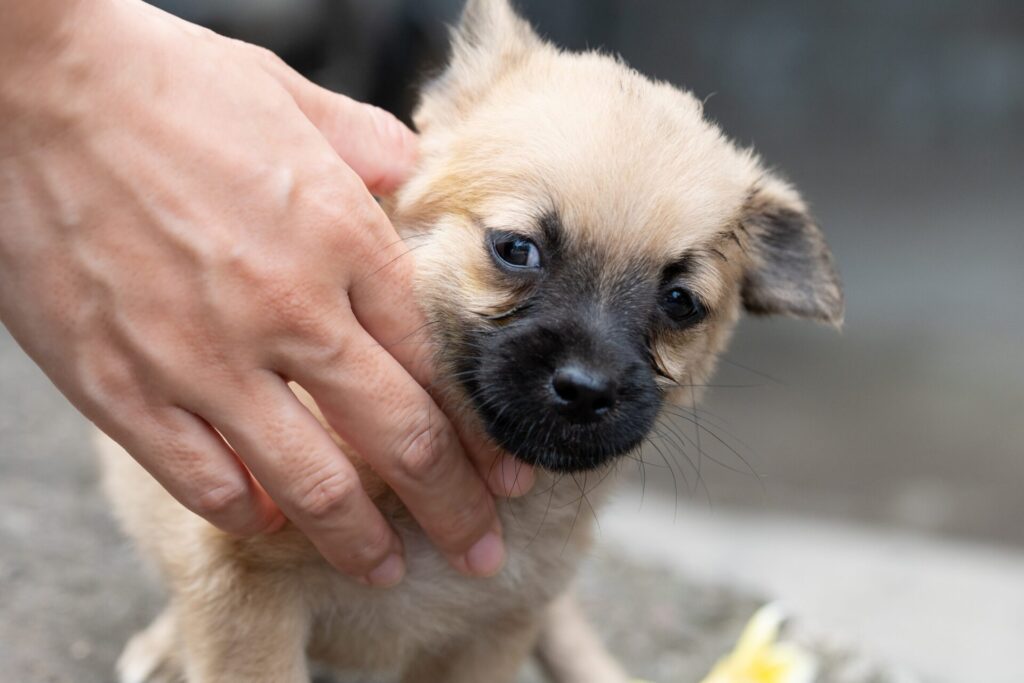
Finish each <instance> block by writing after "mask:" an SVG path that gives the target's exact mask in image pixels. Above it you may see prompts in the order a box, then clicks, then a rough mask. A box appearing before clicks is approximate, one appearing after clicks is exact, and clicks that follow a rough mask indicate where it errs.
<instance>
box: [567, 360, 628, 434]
mask: <svg viewBox="0 0 1024 683" xmlns="http://www.w3.org/2000/svg"><path fill="white" fill-rule="evenodd" d="M551 386H552V388H553V389H554V391H555V403H556V404H557V406H558V410H559V412H561V413H562V414H563V415H565V416H566V417H567V418H569V419H570V420H572V421H573V422H594V421H596V420H599V419H601V418H602V417H603V416H604V415H605V413H607V412H608V411H609V410H611V409H612V407H614V406H615V401H616V399H617V398H618V387H617V386H616V383H615V380H613V379H612V378H611V377H609V376H608V375H607V374H606V373H604V372H601V371H600V370H595V369H593V368H587V367H585V366H583V365H580V364H577V363H572V364H569V365H564V366H562V367H560V368H558V369H557V370H555V374H554V375H553V376H552V378H551Z"/></svg>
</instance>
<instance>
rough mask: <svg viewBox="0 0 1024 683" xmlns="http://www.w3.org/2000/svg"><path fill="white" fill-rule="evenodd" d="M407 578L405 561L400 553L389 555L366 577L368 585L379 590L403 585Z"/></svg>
mask: <svg viewBox="0 0 1024 683" xmlns="http://www.w3.org/2000/svg"><path fill="white" fill-rule="evenodd" d="M404 576H405V560H403V559H402V556H401V555H399V554H398V553H392V554H390V555H388V557H387V559H386V560H384V561H383V562H381V563H380V564H379V565H378V566H377V568H376V569H374V570H373V571H372V572H370V573H369V574H367V575H366V577H365V578H366V583H368V584H370V585H371V586H376V587H377V588H390V587H391V586H396V585H398V584H399V583H401V581H402V578H403V577H404Z"/></svg>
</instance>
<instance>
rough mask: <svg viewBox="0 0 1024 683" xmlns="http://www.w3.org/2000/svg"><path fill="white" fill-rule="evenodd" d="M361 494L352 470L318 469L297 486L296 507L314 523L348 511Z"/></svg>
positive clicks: (325, 520)
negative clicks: (310, 477)
mask: <svg viewBox="0 0 1024 683" xmlns="http://www.w3.org/2000/svg"><path fill="white" fill-rule="evenodd" d="M360 494H362V485H361V484H360V482H359V478H358V477H357V476H356V475H355V474H354V473H353V474H350V473H346V472H341V471H330V472H327V473H323V472H321V473H319V474H318V475H317V476H316V477H314V478H313V479H312V480H311V482H310V483H307V484H306V485H304V486H303V487H302V488H301V489H300V491H299V494H298V495H297V496H296V498H295V507H296V509H297V510H298V511H299V513H300V514H302V515H303V516H304V517H306V518H307V519H309V520H310V521H312V522H313V523H315V524H324V523H326V522H328V521H330V520H331V519H333V518H336V517H344V516H347V515H348V514H350V513H351V512H352V510H353V508H354V505H355V501H356V499H357V497H358V496H359V495H360Z"/></svg>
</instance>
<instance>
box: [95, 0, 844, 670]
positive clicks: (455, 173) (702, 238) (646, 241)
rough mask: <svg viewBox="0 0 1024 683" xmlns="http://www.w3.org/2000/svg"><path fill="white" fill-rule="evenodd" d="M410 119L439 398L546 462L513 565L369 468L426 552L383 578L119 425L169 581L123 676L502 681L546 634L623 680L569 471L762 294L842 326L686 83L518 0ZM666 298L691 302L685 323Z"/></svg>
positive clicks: (395, 204) (604, 454)
mask: <svg viewBox="0 0 1024 683" xmlns="http://www.w3.org/2000/svg"><path fill="white" fill-rule="evenodd" d="M416 124H417V127H418V128H419V130H420V132H421V133H422V160H421V164H420V167H419V171H418V173H417V174H416V176H415V177H414V178H413V179H412V180H411V181H410V182H409V183H408V184H407V186H406V187H405V188H404V189H403V190H401V192H400V193H399V194H398V195H397V196H396V197H394V198H391V199H390V200H389V210H390V214H391V218H392V220H393V221H394V223H395V225H396V226H397V227H398V228H399V230H400V231H402V233H403V235H405V236H407V237H408V238H409V239H412V240H415V244H416V246H417V247H419V248H417V249H416V250H414V252H413V257H414V258H416V260H417V265H418V269H419V273H420V281H419V283H418V289H419V293H420V296H421V298H422V304H423V306H424V308H425V310H426V311H427V313H428V315H429V317H430V319H431V321H433V322H434V323H435V324H434V325H433V326H432V329H433V330H434V334H435V335H436V340H437V341H438V342H439V343H438V345H437V346H438V348H439V357H438V361H439V364H440V367H441V369H442V373H441V374H442V375H444V376H446V377H448V378H449V379H450V382H449V385H448V386H447V388H446V391H447V392H448V393H449V398H450V399H451V400H452V401H453V402H454V403H457V404H459V405H462V406H464V407H465V408H466V410H467V411H468V412H469V413H470V414H471V415H473V416H475V417H476V418H479V419H480V421H481V423H482V425H483V427H484V428H485V429H487V430H488V431H489V432H490V433H491V435H492V436H493V437H494V438H495V439H496V440H497V441H498V442H499V443H501V444H502V445H503V446H504V447H505V448H507V449H509V450H510V451H512V452H513V453H515V454H516V455H518V456H519V457H521V458H523V459H524V460H526V461H529V462H533V463H536V464H538V465H540V466H541V467H540V469H539V477H538V478H539V482H538V485H537V486H536V489H535V491H536V493H534V494H532V495H528V496H526V497H525V498H523V499H520V500H516V501H507V502H506V501H503V502H501V503H500V504H499V510H500V514H501V516H502V519H503V523H504V528H505V530H506V538H507V543H508V547H509V556H508V563H507V566H506V567H505V569H504V570H503V571H502V572H501V573H500V574H499V575H498V576H497V577H495V578H493V579H488V580H473V579H467V578H463V577H461V576H459V575H457V574H456V573H455V572H454V571H453V570H452V569H450V568H449V567H448V565H447V563H446V562H445V561H444V559H442V558H441V557H440V556H439V555H438V553H437V552H436V551H435V550H434V549H433V548H432V547H431V545H430V543H429V542H428V541H427V540H426V538H425V537H424V535H423V533H422V532H421V530H420V529H419V528H418V527H417V526H416V524H415V523H414V522H413V521H412V519H411V518H410V517H409V515H408V514H407V512H406V511H405V510H404V508H403V507H402V505H401V503H400V501H398V500H397V498H396V497H395V496H394V495H393V493H391V492H390V491H389V490H388V489H387V488H386V487H384V486H383V485H382V484H381V483H380V481H379V480H377V479H376V478H375V477H374V475H373V473H372V472H371V471H369V470H368V469H367V468H366V467H360V474H361V476H362V477H363V479H364V481H365V482H367V484H368V487H369V489H370V490H372V491H375V492H376V494H375V498H376V502H377V503H378V505H379V506H380V507H381V509H382V510H383V511H384V512H385V514H386V515H387V516H388V517H389V519H390V520H391V522H392V524H393V525H394V527H395V529H396V530H397V531H398V532H399V533H400V534H401V536H402V538H403V541H404V546H405V549H406V552H407V555H408V566H409V573H408V576H407V578H406V580H405V581H404V582H403V583H402V584H401V585H400V586H398V587H397V588H394V589H391V590H374V589H371V588H367V587H364V586H362V585H360V584H358V583H356V582H354V581H351V580H349V579H347V578H345V577H342V576H340V575H339V574H338V573H336V572H335V571H333V570H332V569H331V568H329V567H328V566H327V564H326V563H325V562H324V561H323V560H322V559H321V558H320V557H319V556H318V554H317V553H316V551H315V550H314V549H313V548H312V546H311V545H310V544H309V543H308V542H307V541H306V540H305V539H304V538H303V537H302V536H301V535H300V534H299V533H298V532H297V531H295V530H294V529H291V528H287V529H285V530H284V531H283V532H280V533H278V534H275V535H272V536H267V537H260V538H254V539H246V540H243V539H237V538H232V537H229V536H227V535H225V534H223V533H220V532H218V531H217V530H216V529H214V528H213V527H212V526H210V525H209V524H207V523H206V522H204V521H203V520H201V519H199V518H198V517H196V516H194V515H192V514H191V513H189V512H188V511H186V510H185V509H184V508H182V507H181V506H180V505H178V504H177V503H176V502H175V501H174V500H173V499H172V498H171V497H170V496H169V495H168V494H167V493H165V492H164V490H163V489H162V488H160V486H159V485H158V484H157V483H156V482H155V481H154V480H153V479H151V478H150V477H149V476H148V475H147V474H146V473H145V472H144V471H143V470H142V469H140V468H139V467H138V466H137V465H136V464H135V463H134V462H133V461H132V460H131V458H129V457H128V456H127V455H126V454H125V453H123V452H122V451H121V450H120V449H119V448H118V447H117V446H116V445H114V444H113V443H112V442H110V441H108V440H106V439H105V438H102V437H101V440H100V450H101V452H102V454H103V460H104V464H105V470H106V484H107V489H108V491H109V494H110V496H111V497H112V499H113V501H114V502H115V503H116V509H117V511H118V514H119V516H120V518H121V520H122V522H123V525H124V528H125V529H126V531H127V532H128V533H129V534H130V535H131V536H132V537H133V538H134V539H135V540H136V542H137V543H138V545H139V547H140V548H141V549H142V550H143V551H144V553H145V554H147V555H148V556H150V557H152V558H154V559H155V560H156V562H157V564H158V566H159V568H160V569H161V572H162V575H163V577H164V579H165V580H166V583H167V586H168V588H169V589H170V593H171V599H170V605H169V607H168V608H167V610H166V612H165V613H164V614H163V615H162V616H161V617H160V618H159V619H158V620H157V621H156V622H155V623H154V624H153V625H152V626H151V627H150V628H149V629H148V630H146V631H145V632H143V633H142V634H140V635H138V636H136V638H135V639H134V640H133V641H132V642H131V643H130V644H129V646H128V648H127V650H126V652H125V654H124V656H123V657H122V660H121V663H120V675H121V680H122V682H123V683H142V682H143V681H174V680H180V679H184V680H186V681H188V683H225V682H231V681H239V682H243V681H244V682H246V683H261V682H264V683H306V682H307V681H308V680H309V671H308V666H307V658H313V659H316V660H320V661H323V662H325V663H327V664H328V665H330V666H332V667H333V668H335V669H337V670H338V671H339V672H340V675H341V676H342V680H346V681H347V680H352V681H356V680H359V681H366V680H380V681H401V682H403V683H438V682H442V681H446V682H450V683H479V682H480V681H489V682H493V683H500V682H501V681H512V680H513V679H514V677H515V675H516V672H517V671H518V669H519V668H520V666H521V664H522V663H523V661H524V659H525V658H526V657H527V656H528V655H529V653H530V652H531V651H537V652H538V653H539V654H540V655H541V658H542V661H543V662H544V664H545V665H546V669H547V671H548V672H549V673H550V674H551V676H552V678H553V679H554V680H556V681H560V682H562V683H602V682H608V683H621V682H623V681H625V680H627V679H626V677H625V675H624V674H623V672H622V671H621V670H620V669H619V667H618V666H617V665H616V664H615V663H614V662H613V661H612V660H611V659H610V658H609V657H608V656H607V655H605V654H604V653H603V651H602V650H601V649H600V647H599V646H598V644H597V640H596V639H595V638H594V637H593V636H592V635H591V634H590V632H589V630H588V629H587V627H586V625H585V623H584V622H583V621H582V620H581V619H580V617H579V614H578V612H577V611H576V609H575V607H574V605H573V604H572V602H571V599H570V598H569V597H568V595H567V589H568V585H569V583H570V580H571V578H572V576H573V573H574V572H575V570H576V566H577V563H578V561H579V559H580V556H581V553H582V552H583V550H584V549H585V547H586V545H587V536H588V530H587V524H586V520H584V519H582V518H581V519H578V520H577V519H575V517H576V514H577V506H576V505H573V504H571V503H572V502H573V501H575V500H576V499H577V498H578V496H579V495H580V491H579V489H578V487H577V484H576V483H575V481H574V480H573V478H571V477H561V478H559V477H557V476H555V474H554V473H553V472H552V471H553V470H558V471H576V470H596V471H597V472H596V474H595V475H594V476H593V477H592V479H591V481H597V480H598V479H601V478H602V475H603V474H604V473H605V471H606V470H607V469H608V468H612V467H614V462H615V459H616V458H617V457H618V456H620V455H622V454H623V453H626V452H628V451H630V450H632V449H634V448H635V447H637V446H638V444H639V443H640V441H641V440H642V438H643V436H645V434H646V432H647V431H648V430H649V429H650V427H651V424H652V422H653V419H654V418H655V417H656V416H657V413H658V411H659V410H660V408H661V407H662V405H664V403H666V402H669V401H679V402H686V401H689V400H691V397H692V396H693V393H694V390H693V387H697V386H700V385H703V384H705V383H706V381H707V379H708V376H709V374H710V373H711V371H712V368H713V366H714V364H715V359H716V356H717V354H718V353H719V352H720V351H721V350H722V349H723V347H724V345H725V344H726V342H727V340H728V337H729V335H730V333H731V331H732V328H733V326H734V324H735V322H736V320H737V318H738V316H739V315H740V312H741V310H742V309H743V308H744V307H745V308H746V309H747V310H749V311H752V312H754V313H758V314H764V313H778V314H787V315H794V316H801V317H807V318H813V319H818V320H821V321H825V322H828V323H832V324H835V325H838V324H839V323H840V321H841V318H842V313H843V310H842V309H843V304H842V294H841V290H840V287H839V283H838V279H837V277H836V274H835V271H834V268H833V265H832V259H831V256H830V254H829V251H828V249H827V247H826V246H825V243H824V241H823V238H822V236H821V233H820V232H819V230H818V228H817V227H816V226H815V224H814V223H813V221H812V220H811V218H810V217H809V216H808V213H807V210H806V207H805V206H804V204H803V202H802V201H801V199H800V197H799V196H798V195H797V193H796V192H795V191H794V190H793V189H792V188H791V187H790V186H789V185H787V184H786V183H785V182H784V181H782V180H780V179H778V178H777V177H775V176H773V175H772V174H770V173H768V172H767V171H766V170H765V169H764V168H763V167H762V166H761V164H760V162H759V160H758V159H757V158H756V157H755V156H754V155H753V154H752V153H751V152H749V151H747V150H743V149H738V148H737V147H736V146H734V145H733V144H732V143H731V142H730V141H729V140H728V139H726V138H725V137H724V136H723V135H722V133H721V132H719V130H718V129H717V128H716V127H715V126H714V125H712V124H711V123H709V122H707V121H706V120H704V118H703V116H702V110H701V103H700V102H699V101H698V100H697V99H695V98H694V97H693V96H692V95H690V94H688V93H685V92H681V91H679V90H677V89H675V88H673V87H671V86H669V85H666V84H663V83H654V82H651V81H649V80H647V79H645V78H644V77H642V76H641V75H639V74H637V73H636V72H634V71H631V70H630V69H628V68H627V67H625V66H624V65H623V64H621V63H620V62H618V61H616V60H614V59H612V58H609V57H607V56H602V55H599V54H594V53H586V54H567V53H564V52H561V51H559V50H557V49H556V48H554V47H552V46H551V45H548V44H546V43H545V42H543V41H542V40H540V39H539V38H538V37H537V36H536V35H535V34H534V33H533V31H532V30H531V29H530V27H529V26H528V25H527V24H526V23H525V22H523V21H522V20H521V19H519V18H518V17H517V16H516V15H515V14H514V13H513V11H512V10H511V9H510V8H509V6H508V5H507V2H506V0H470V2H469V5H468V7H467V9H466V11H465V14H464V16H463V20H462V23H461V25H460V27H459V28H458V29H457V31H456V33H455V37H454V45H453V54H452V58H451V63H450V65H449V67H448V70H447V71H446V72H445V73H444V74H443V75H442V76H441V77H440V78H439V79H438V80H437V81H435V82H434V83H433V84H432V85H430V86H429V87H428V88H427V89H426V90H425V91H424V93H423V97H422V102H421V105H420V107H419V109H418V111H417V113H416ZM495 235H497V236H498V237H497V238H496V237H495ZM502 235H507V236H508V235H510V236H511V237H507V236H506V237H504V238H503V237H501V236H502ZM502 239H505V240H506V242H505V246H507V244H508V240H509V239H517V240H520V241H519V242H516V245H518V247H523V245H526V244H529V245H533V247H535V248H536V249H537V253H539V255H540V260H539V265H537V264H534V265H535V266H536V267H530V268H525V269H524V268H515V267H509V264H508V263H507V262H503V261H502V258H501V253H500V252H501V250H502V249H503V248H505V247H503V246H502V242H501V240H502ZM496 240H497V244H498V246H497V247H496V246H495V244H496ZM518 247H517V248H518ZM523 248H525V247H523ZM673 292H684V293H685V296H686V297H690V298H691V299H692V301H690V303H694V302H695V303H694V306H692V307H691V306H689V304H687V303H686V302H684V308H683V313H687V315H685V316H684V315H682V314H680V312H679V311H680V309H678V308H676V309H673V308H672V306H673V305H677V306H678V304H673V303H671V302H670V301H669V299H671V298H672V297H676V296H682V295H678V294H674V293H673ZM690 308H693V310H694V313H693V314H692V315H691V314H690V313H688V311H689V310H690ZM669 313H672V315H669ZM673 315H674V316H675V317H673ZM569 365H571V366H573V367H584V368H586V369H587V370H586V372H588V373H591V375H593V374H594V373H597V374H598V375H600V377H602V378H603V379H602V381H605V380H607V381H606V384H607V387H610V388H609V389H608V391H610V392H611V393H610V394H609V395H610V396H611V399H610V403H609V404H608V406H610V408H609V407H608V406H604V405H602V406H600V407H594V406H590V405H589V404H588V406H587V411H585V412H586V415H584V416H583V417H580V415H577V414H575V413H572V412H571V411H569V412H566V411H565V408H566V402H567V400H563V398H564V397H561V394H559V396H554V395H553V394H552V390H551V386H552V385H551V383H552V379H551V378H552V373H557V372H558V371H559V369H560V368H564V367H567V366H569ZM602 373H603V374H602ZM587 377H588V378H589V377H590V375H587ZM587 381H589V379H588V380H587ZM602 386H604V385H602ZM555 393H558V392H557V391H556V392H555ZM309 405H310V408H311V409H312V410H315V406H313V405H312V404H311V403H310V404H309ZM352 457H353V459H356V456H355V455H354V454H352ZM606 488H607V486H600V487H599V488H598V489H597V490H596V491H593V492H590V493H588V495H589V497H590V500H591V501H592V502H593V503H595V504H596V503H598V502H599V501H600V499H601V498H602V497H603V492H604V490H605V489H606ZM345 676H348V677H349V678H345Z"/></svg>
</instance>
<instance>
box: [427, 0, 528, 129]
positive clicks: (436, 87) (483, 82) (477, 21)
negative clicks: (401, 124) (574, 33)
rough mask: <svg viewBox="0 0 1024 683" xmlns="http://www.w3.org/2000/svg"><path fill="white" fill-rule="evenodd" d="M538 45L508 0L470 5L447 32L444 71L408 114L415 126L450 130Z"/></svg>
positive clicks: (486, 0) (472, 0)
mask: <svg viewBox="0 0 1024 683" xmlns="http://www.w3.org/2000/svg"><path fill="white" fill-rule="evenodd" d="M541 44H542V42H541V40H540V38H538V37H537V34H536V33H534V31H533V29H532V28H531V27H530V25H529V24H528V23H527V22H526V21H524V20H523V19H521V18H520V17H519V16H518V15H517V14H516V13H515V11H514V10H513V9H512V6H511V5H510V4H509V0H469V2H467V3H466V7H465V9H464V10H463V11H462V18H461V19H460V20H459V24H458V26H457V27H456V28H455V29H454V30H453V31H452V47H451V57H450V58H449V61H448V66H447V68H446V69H445V71H444V72H443V73H442V74H441V75H440V76H439V77H438V78H436V79H435V80H434V81H433V82H431V83H429V84H428V85H427V86H426V87H425V88H424V89H423V93H422V99H421V101H420V104H419V106H418V107H417V109H416V112H415V114H414V115H413V120H414V121H415V123H416V127H417V128H418V129H419V130H420V131H424V130H426V129H427V128H428V127H430V126H431V125H434V124H438V125H451V124H453V123H455V122H456V121H457V120H458V119H459V118H461V117H462V115H464V114H465V113H466V112H467V111H469V110H470V109H471V108H472V107H473V105H474V104H476V103H477V102H479V101H480V99H481V98H482V97H483V96H484V95H485V94H486V93H487V91H488V89H489V86H490V84H491V83H493V82H494V81H495V80H497V79H498V78H500V77H501V75H502V73H504V72H506V71H508V70H509V69H512V68H514V67H515V65H516V64H517V63H519V62H521V61H522V60H523V59H525V57H526V56H527V55H528V54H529V52H530V51H531V50H533V49H536V48H537V47H539V46H540V45H541Z"/></svg>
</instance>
